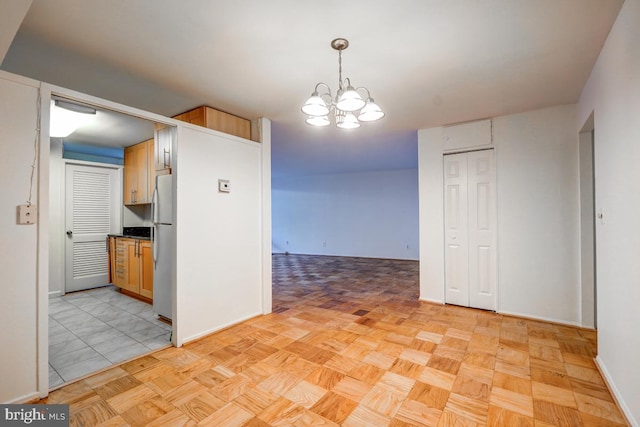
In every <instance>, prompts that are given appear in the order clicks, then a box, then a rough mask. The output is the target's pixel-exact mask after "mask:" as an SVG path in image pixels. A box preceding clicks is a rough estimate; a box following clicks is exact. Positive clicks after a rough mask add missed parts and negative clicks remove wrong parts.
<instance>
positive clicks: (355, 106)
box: [302, 38, 384, 129]
mask: <svg viewBox="0 0 640 427" xmlns="http://www.w3.org/2000/svg"><path fill="white" fill-rule="evenodd" d="M331 47H332V48H334V49H335V50H337V51H338V93H337V94H336V97H335V98H334V97H333V95H332V94H331V88H330V87H329V85H328V84H326V83H322V82H320V83H318V84H317V85H316V87H315V89H314V90H313V93H312V94H311V96H310V97H309V99H307V102H305V103H304V105H303V106H302V112H303V113H305V114H306V115H307V116H308V117H307V120H306V122H307V123H308V124H310V125H312V126H328V125H329V124H330V123H331V121H330V120H329V113H330V112H331V110H333V111H334V115H335V119H336V126H338V127H339V128H341V129H355V128H359V127H360V122H372V121H374V120H379V119H381V118H383V117H384V112H383V111H382V109H381V108H380V107H379V106H378V104H376V103H375V102H374V100H373V98H371V94H370V93H369V90H368V89H367V88H365V87H357V88H354V87H353V86H352V85H351V80H349V78H348V77H347V78H345V79H344V81H343V80H342V51H343V50H345V49H346V48H348V47H349V41H348V40H347V39H342V38H338V39H334V40H332V41H331ZM320 87H325V88H326V92H322V93H320V92H318V90H319V88H320ZM358 91H360V92H366V96H365V97H364V98H363V97H362V96H361V95H360V93H358Z"/></svg>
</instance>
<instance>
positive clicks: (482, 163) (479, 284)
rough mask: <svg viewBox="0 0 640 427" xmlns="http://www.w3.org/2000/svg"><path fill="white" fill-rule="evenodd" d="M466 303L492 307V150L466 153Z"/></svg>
mask: <svg viewBox="0 0 640 427" xmlns="http://www.w3.org/2000/svg"><path fill="white" fill-rule="evenodd" d="M467 156H468V157H467V164H468V173H467V183H468V200H469V217H468V218H469V222H468V225H469V228H468V231H469V239H468V240H469V305H470V306H471V307H477V308H483V309H487V310H495V309H496V264H497V263H496V253H497V252H496V237H495V236H496V190H495V187H496V186H495V165H494V153H493V150H484V151H474V152H470V153H467Z"/></svg>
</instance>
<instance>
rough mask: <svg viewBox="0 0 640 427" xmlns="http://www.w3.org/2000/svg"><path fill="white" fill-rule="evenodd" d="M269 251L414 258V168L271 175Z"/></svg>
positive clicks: (416, 248)
mask: <svg viewBox="0 0 640 427" xmlns="http://www.w3.org/2000/svg"><path fill="white" fill-rule="evenodd" d="M272 199H273V251H274V252H276V253H278V252H290V253H299V254H313V255H337V256H358V257H370V258H395V259H414V260H417V259H418V240H419V239H418V171H417V170H415V169H408V170H395V171H378V172H361V173H343V174H331V175H312V176H292V177H283V176H281V177H277V178H276V177H274V178H273V180H272Z"/></svg>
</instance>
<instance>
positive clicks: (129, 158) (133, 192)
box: [124, 139, 154, 205]
mask: <svg viewBox="0 0 640 427" xmlns="http://www.w3.org/2000/svg"><path fill="white" fill-rule="evenodd" d="M153 147H154V140H153V139H150V140H148V141H144V142H141V143H139V144H136V145H132V146H130V147H127V148H125V149H124V204H125V205H142V204H148V203H151V197H152V193H153V190H152V189H153V169H152V165H153V160H152V159H153V149H154V148H153Z"/></svg>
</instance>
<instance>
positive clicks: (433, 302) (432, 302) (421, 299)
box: [418, 298, 444, 305]
mask: <svg viewBox="0 0 640 427" xmlns="http://www.w3.org/2000/svg"><path fill="white" fill-rule="evenodd" d="M418 300H419V301H424V302H430V303H431V304H439V305H444V301H442V300H439V299H431V298H418Z"/></svg>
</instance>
